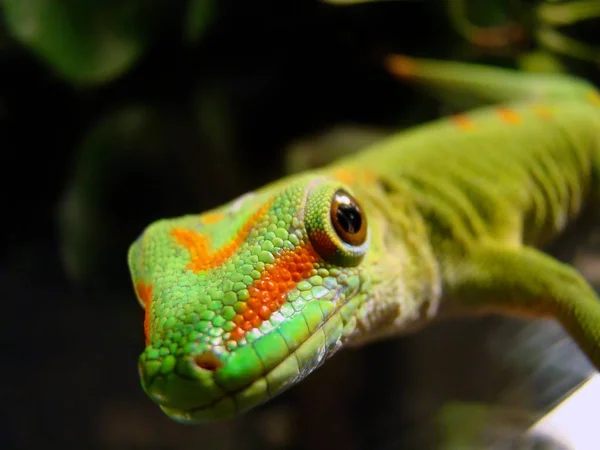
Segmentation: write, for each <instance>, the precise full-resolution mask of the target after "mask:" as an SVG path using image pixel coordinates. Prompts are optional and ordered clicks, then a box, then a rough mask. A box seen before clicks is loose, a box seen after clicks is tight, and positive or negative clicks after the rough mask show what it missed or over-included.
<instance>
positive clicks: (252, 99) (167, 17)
mask: <svg viewBox="0 0 600 450" xmlns="http://www.w3.org/2000/svg"><path fill="white" fill-rule="evenodd" d="M19 1H20V0H13V1H6V2H5V5H4V6H3V10H2V11H1V14H2V19H3V27H2V28H1V29H0V64H1V67H0V127H1V130H2V136H3V142H2V149H1V150H0V154H1V155H2V156H1V157H2V164H1V165H0V167H1V169H2V176H1V177H0V183H1V186H0V189H1V191H2V193H3V195H2V199H3V203H4V207H3V211H4V214H3V220H2V224H3V230H2V234H1V235H0V236H2V238H3V239H2V241H1V242H2V248H1V249H2V259H1V260H0V298H1V299H2V300H1V301H2V318H3V321H2V325H1V327H0V329H1V331H2V335H1V336H2V355H3V359H2V365H3V370H2V378H1V383H0V395H1V397H0V404H1V405H2V407H1V408H0V413H1V414H2V416H0V418H1V420H0V424H1V425H0V448H2V449H5V448H6V449H12V448H14V449H38V448H39V449H54V448H57V449H59V448H60V449H70V448H76V449H96V448H98V449H153V450H158V449H234V448H235V449H236V450H242V449H281V448H290V449H304V448H311V449H320V448H323V449H328V450H329V449H333V448H343V449H345V450H350V449H396V448H416V449H420V448H438V447H436V445H437V444H436V442H437V437H436V435H435V434H436V433H435V432H434V430H435V429H434V427H433V425H432V424H431V420H432V417H433V415H434V414H435V411H436V409H437V408H438V407H439V405H440V404H442V403H443V402H445V401H447V400H448V399H450V400H460V401H479V402H487V403H490V404H507V405H511V407H513V408H517V409H519V411H522V410H527V411H536V412H539V411H544V410H545V409H547V408H548V406H549V405H550V403H551V402H552V401H554V400H556V398H557V396H558V395H560V394H562V393H564V391H565V390H567V388H568V387H570V386H572V385H573V384H574V383H575V382H576V381H578V380H579V378H580V377H582V376H583V375H582V373H585V370H587V366H585V361H583V360H582V359H581V355H579V353H578V351H577V350H573V349H572V347H568V350H564V349H563V353H561V354H562V355H564V354H568V355H569V356H568V357H569V358H574V361H575V362H574V363H573V365H572V367H570V368H569V369H568V370H566V369H563V370H566V372H560V370H559V369H557V368H556V367H555V366H554V365H553V363H549V364H550V369H547V371H546V372H545V374H546V375H545V378H544V377H542V378H543V379H540V378H539V377H540V375H539V371H538V372H536V371H535V370H534V368H533V367H538V368H539V366H540V364H542V365H543V361H541V360H540V359H539V358H538V359H536V357H535V349H536V348H540V346H541V347H544V346H545V345H546V344H545V343H544V342H548V340H550V341H552V340H553V339H554V340H559V341H560V340H561V339H562V337H564V335H562V334H561V331H560V329H558V328H556V327H554V328H553V327H552V325H551V324H550V325H548V324H544V326H543V327H542V328H540V330H542V331H540V330H537V329H536V330H537V331H536V332H535V333H537V334H535V333H534V335H535V336H539V335H540V333H542V335H543V336H545V338H544V339H546V341H543V342H542V343H541V344H540V343H537V344H535V345H533V344H531V342H532V340H531V339H532V338H531V336H532V335H531V334H530V332H531V329H530V328H526V327H525V328H524V327H523V325H522V324H521V323H520V322H519V323H517V322H515V321H498V320H496V319H484V320H481V321H465V322H460V323H455V324H452V325H448V324H441V325H439V326H437V327H433V328H432V329H431V330H429V331H428V332H425V333H424V334H423V335H421V336H409V337H407V338H403V339H398V340H395V341H390V342H383V343H378V344H374V345H372V346H370V347H369V348H367V349H364V350H359V351H346V352H342V353H340V354H339V355H337V356H336V357H335V358H333V359H332V360H331V361H330V362H328V364H326V365H325V366H324V367H323V368H322V369H320V370H319V371H317V372H316V373H315V374H313V375H312V376H311V377H309V379H307V380H306V381H305V382H303V383H301V384H300V385H299V386H297V387H295V388H294V389H292V390H291V391H289V392H287V393H285V394H284V395H282V396H281V397H279V398H277V399H275V400H274V401H272V402H270V403H269V404H267V405H265V406H263V407H260V408H258V409H257V410H255V411H252V412H251V413H249V414H247V415H245V416H243V417H241V418H239V419H236V420H231V421H226V422H221V423H215V424H207V425H202V426H197V427H190V426H183V425H179V424H176V423H174V422H172V421H170V420H169V419H168V418H167V417H166V416H165V415H163V414H162V413H161V412H160V410H159V409H158V408H157V407H156V406H155V405H154V404H153V403H152V402H151V401H150V400H149V399H148V398H147V397H146V396H145V394H144V393H143V391H142V389H141V387H140V386H139V380H138V376H137V368H136V364H137V357H138V355H139V353H140V352H141V351H142V348H143V345H144V343H143V332H142V320H143V311H142V309H141V308H140V307H139V305H138V304H137V301H136V299H135V296H134V294H133V290H132V288H131V285H130V281H129V273H128V269H127V265H126V251H127V248H128V246H129V244H130V243H131V242H132V241H133V240H134V239H135V238H136V236H137V235H138V233H139V232H140V231H141V230H142V229H143V227H144V226H145V225H147V224H148V223H149V222H151V221H153V220H155V219H158V218H161V217H168V216H177V215H181V214H186V213H193V212H201V211H202V210H205V209H208V208H210V207H214V206H217V205H219V204H220V203H223V202H225V201H227V200H230V199H231V198H233V197H235V196H237V195H239V194H241V193H243V192H245V191H247V190H249V189H252V188H255V187H257V186H260V185H262V184H264V183H265V182H267V181H270V180H273V179H276V178H278V177H280V176H282V175H284V172H285V162H286V154H287V153H286V149H289V148H290V146H291V145H292V144H293V143H295V142H297V141H299V140H301V141H302V142H305V143H306V142H308V144H311V143H313V139H314V136H315V135H318V134H319V133H322V132H324V131H327V130H328V129H331V127H335V126H337V125H349V126H350V127H358V128H360V127H370V128H373V129H377V130H391V129H397V128H402V127H405V126H408V125H410V124H413V123H418V122H421V121H424V120H427V119H432V118H435V117H437V116H439V115H441V114H443V113H444V112H447V111H448V109H447V107H446V106H445V105H441V104H439V103H437V102H435V101H434V100H433V99H431V98H429V97H428V96H426V95H425V94H424V93H423V92H420V91H416V90H415V89H413V88H411V87H408V86H404V85H402V84H401V83H399V82H398V81H397V80H394V79H393V78H392V77H391V76H390V75H388V74H387V73H386V72H385V71H384V69H383V67H382V65H381V57H382V56H383V55H385V54H386V53H388V52H398V53H405V54H410V55H415V56H425V57H433V58H435V57H437V58H443V59H457V60H465V61H466V60H471V61H478V62H491V63H496V64H501V65H516V64H517V62H518V56H519V55H523V54H526V53H528V52H531V51H533V50H539V49H541V50H543V51H544V54H545V55H546V56H548V55H551V56H552V57H555V58H557V61H558V62H559V63H560V64H564V66H565V67H566V69H567V70H569V71H572V72H574V73H577V74H579V75H581V76H583V77H586V78H588V79H590V80H592V81H595V82H597V81H598V79H599V73H598V72H599V71H598V65H594V64H593V63H591V62H589V61H582V60H580V59H578V58H574V57H573V56H572V55H569V54H568V52H566V53H565V52H558V51H554V50H553V49H548V48H545V47H544V45H541V43H540V42H539V41H537V40H536V38H535V32H534V31H535V30H536V29H538V27H540V24H539V23H537V22H536V21H535V20H534V19H535V15H534V13H533V11H535V9H534V7H535V6H536V5H537V4H538V3H540V2H531V1H529V2H522V3H521V2H512V3H511V2H503V1H499V0H498V1H489V2H485V3H486V4H487V5H488V8H487V9H481V8H480V9H479V10H475V11H474V13H473V14H474V15H475V18H476V19H477V20H479V22H480V23H482V24H484V25H494V24H497V23H503V22H505V21H506V19H507V16H508V15H510V14H509V13H511V14H512V13H514V14H516V19H518V20H520V21H521V22H519V23H520V24H521V25H522V27H523V33H524V35H523V39H522V40H520V41H518V42H515V43H510V42H508V43H507V44H506V45H502V46H499V47H498V48H485V47H482V46H478V45H475V44H474V43H472V42H469V40H468V39H465V37H464V36H462V35H460V33H458V32H457V30H456V29H455V27H453V26H452V23H451V21H450V18H449V14H448V10H447V6H446V5H447V4H446V2H444V1H441V0H439V1H438V0H430V1H416V0H415V1H397V2H393V1H389V2H387V1H386V2H381V3H367V4H364V5H358V6H352V7H342V6H340V7H335V6H332V5H327V4H325V3H322V2H318V1H303V2H300V1H298V2H288V1H286V2H264V1H245V2H234V1H220V2H218V3H217V1H216V0H214V1H213V2H209V1H206V0H199V1H190V2H184V1H170V2H166V1H145V2H140V1H130V2H129V3H128V2H115V1H106V2H104V3H99V2H91V1H83V0H82V1H80V2H74V1H62V2H59V1H57V2H56V3H55V4H54V5H55V6H56V5H60V8H59V7H58V6H56V8H55V6H47V5H45V4H46V3H49V4H53V2H44V1H43V0H35V1H34V0H32V1H28V2H25V1H24V0H23V1H22V3H19ZM515 3H516V4H518V5H519V8H516V9H515V7H514V6H510V5H514V4H515ZM565 3H567V2H565ZM506 4H509V7H507V6H506ZM24 5H26V6H24ZM123 5H128V6H127V7H124V6H123ZM27 8H29V9H27ZM511 8H512V9H511ZM515 11H516V13H515ZM514 14H513V15H514ZM36 24H37V25H36ZM190 24H192V25H190ZM193 24H196V25H193ZM598 27H600V22H599V21H598V20H597V19H596V20H594V21H589V22H585V23H580V24H577V25H576V26H572V27H569V28H568V29H567V31H568V32H569V33H570V34H569V35H570V36H573V37H576V38H578V39H581V40H583V41H585V42H588V43H591V44H594V43H599V42H600V38H599V35H600V33H598V31H597V30H598V29H599V28H598ZM500 36H502V34H501V33H500ZM120 40H121V41H128V40H130V41H131V42H134V43H136V45H138V46H139V47H140V48H141V50H140V51H139V52H138V53H136V54H135V56H131V57H130V58H125V60H126V63H125V64H124V65H123V67H122V68H121V69H120V70H114V71H112V72H110V73H109V74H108V75H107V74H105V73H104V69H105V68H106V67H110V62H111V61H114V60H115V58H117V56H116V55H117V52H118V51H119V48H120V47H119V45H120ZM542 44H543V43H542ZM111 52H113V53H111ZM599 54H600V53H599ZM103 73H104V75H103ZM315 142H316V141H315ZM315 146H316V144H314V145H313V147H311V145H308V147H310V148H314V147H315ZM588 253H589V254H588V256H589V258H588V259H586V260H585V261H586V264H587V265H586V267H588V269H589V270H588V272H589V273H590V274H592V275H593V274H594V270H595V269H594V268H595V267H596V266H595V265H594V264H596V260H595V259H594V258H593V257H594V255H595V253H594V252H588ZM590 255H591V256H590ZM588 263H589V264H588ZM519 333H521V334H519ZM544 333H546V334H544ZM484 336H488V337H489V339H488V338H485V339H484ZM563 341H564V340H563ZM563 341H561V342H563ZM567 341H568V340H567ZM515 342H520V343H523V342H524V343H525V344H522V345H524V347H525V348H526V349H525V350H523V351H526V352H529V353H527V355H534V356H533V357H529V356H528V358H529V359H528V360H527V361H528V363H527V364H525V366H523V365H517V366H518V367H517V368H515V367H512V366H510V367H512V368H509V369H507V368H506V367H507V366H506V364H508V363H507V362H506V361H508V360H511V357H510V354H509V356H508V357H505V356H506V355H504V356H503V357H502V358H499V357H498V355H499V354H502V351H506V349H507V348H509V347H510V348H511V351H513V352H515V351H517V350H515V349H516V348H517V347H518V345H517V344H515ZM519 345H521V344H519ZM536 345H537V347H536ZM562 345H567V346H568V345H569V343H568V342H567V343H563V344H562ZM532 346H533V347H532ZM519 348H520V347H519ZM531 348H533V350H532V349H531ZM498 349H504V350H498ZM519 351H521V350H519ZM565 352H566V353H565ZM500 359H501V360H502V361H503V362H499V360H500ZM513 362H514V361H513ZM544 364H545V363H544ZM498 367H500V369H499V368H498ZM557 370H558V371H559V372H556V371H557ZM553 371H554V372H553ZM536 374H537V375H536ZM553 374H554V375H553ZM536 377H537V378H536ZM553 377H554V378H553ZM578 377H579V378H578ZM507 380H512V381H510V382H511V383H512V384H510V383H509V382H508V381H507ZM548 380H550V381H548ZM557 380H558V381H557ZM513 385H514V386H516V387H514V389H513V388H510V386H513ZM550 385H552V386H553V388H552V389H549V388H548V389H546V387H547V386H550ZM507 386H508V387H507ZM532 386H535V388H532ZM557 386H558V387H557ZM511 389H512V390H511ZM534 391H535V392H534ZM515 398H518V399H519V401H514V399H515ZM515 405H516V406H515ZM440 448H443V447H440Z"/></svg>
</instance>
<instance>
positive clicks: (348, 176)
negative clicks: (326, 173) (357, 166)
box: [333, 168, 356, 184]
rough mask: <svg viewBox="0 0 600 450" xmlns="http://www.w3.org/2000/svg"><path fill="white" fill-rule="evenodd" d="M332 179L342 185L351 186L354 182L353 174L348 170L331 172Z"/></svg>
mask: <svg viewBox="0 0 600 450" xmlns="http://www.w3.org/2000/svg"><path fill="white" fill-rule="evenodd" d="M333 177H334V178H335V179H336V180H338V181H341V182H342V183H346V184H352V183H354V181H355V180H356V177H355V176H354V173H353V172H352V171H351V170H349V169H343V168H342V169H337V170H335V171H334V172H333Z"/></svg>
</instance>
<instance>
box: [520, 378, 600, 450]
mask: <svg viewBox="0 0 600 450" xmlns="http://www.w3.org/2000/svg"><path fill="white" fill-rule="evenodd" d="M599 413H600V375H599V374H598V373H596V374H594V375H593V376H591V377H590V378H589V379H588V380H587V381H586V382H584V383H583V384H582V385H581V386H580V387H579V388H578V389H576V390H575V391H574V392H573V394H571V395H570V396H569V397H567V398H566V399H565V400H564V401H563V402H561V403H560V404H559V405H558V406H557V407H556V408H554V409H553V410H552V411H550V412H549V413H548V414H546V415H545V416H544V417H543V418H542V419H541V420H540V421H538V422H537V423H536V424H534V425H533V426H532V427H531V428H530V434H532V435H534V436H543V437H549V438H552V439H555V440H557V441H559V442H561V443H563V444H564V445H565V446H567V447H568V448H569V449H572V450H598V449H599V448H600V435H599V430H598V428H596V427H597V426H598V415H599Z"/></svg>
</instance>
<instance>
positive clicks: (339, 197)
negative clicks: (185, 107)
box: [330, 189, 367, 246]
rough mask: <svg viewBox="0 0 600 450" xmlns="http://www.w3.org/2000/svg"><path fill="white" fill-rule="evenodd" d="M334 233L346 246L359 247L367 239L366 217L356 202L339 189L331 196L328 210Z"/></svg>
mask: <svg viewBox="0 0 600 450" xmlns="http://www.w3.org/2000/svg"><path fill="white" fill-rule="evenodd" d="M330 217H331V223H332V224H333V228H334V229H335V232H336V233H337V235H338V236H339V237H340V239H341V240H342V241H344V242H345V243H346V244H349V245H353V246H359V245H362V244H364V243H365V240H366V239H367V216H366V215H365V213H364V212H363V209H362V207H361V206H360V204H359V203H358V201H357V200H356V199H355V198H354V197H352V196H351V195H350V194H349V193H348V192H346V191H345V190H343V189H339V190H337V191H336V192H335V194H333V198H332V200H331V208H330Z"/></svg>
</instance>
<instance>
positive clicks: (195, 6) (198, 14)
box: [185, 0, 215, 44]
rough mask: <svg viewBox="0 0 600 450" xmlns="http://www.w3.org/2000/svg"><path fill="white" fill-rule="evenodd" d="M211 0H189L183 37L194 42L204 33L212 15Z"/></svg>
mask: <svg viewBox="0 0 600 450" xmlns="http://www.w3.org/2000/svg"><path fill="white" fill-rule="evenodd" d="M214 10H215V4H214V2H213V0H189V4H188V11H187V16H186V19H185V39H186V40H187V41H188V42H190V43H192V44H195V43H197V42H198V41H199V40H200V38H201V37H202V36H203V35H204V33H205V31H206V30H207V29H208V27H209V25H210V24H211V22H212V20H213V17H214Z"/></svg>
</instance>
